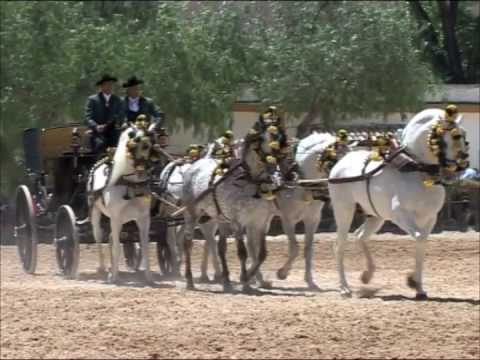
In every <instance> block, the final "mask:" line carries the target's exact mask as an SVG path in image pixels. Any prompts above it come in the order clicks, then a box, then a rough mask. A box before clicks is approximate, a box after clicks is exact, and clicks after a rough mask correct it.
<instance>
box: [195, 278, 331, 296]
mask: <svg viewBox="0 0 480 360" xmlns="http://www.w3.org/2000/svg"><path fill="white" fill-rule="evenodd" d="M231 284H232V288H231V289H230V290H223V289H221V290H216V289H211V288H199V287H196V288H195V289H194V290H193V291H196V292H201V293H210V294H219V295H220V294H223V295H244V296H255V297H261V296H271V297H277V296H280V297H304V298H306V297H313V296H315V294H319V293H327V292H339V290H337V289H320V288H309V287H306V286H305V287H280V286H271V287H268V288H263V287H250V288H248V289H246V290H245V289H243V287H242V286H243V285H242V283H240V282H234V281H232V283H231Z"/></svg>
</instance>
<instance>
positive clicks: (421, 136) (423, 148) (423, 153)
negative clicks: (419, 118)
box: [402, 119, 438, 164]
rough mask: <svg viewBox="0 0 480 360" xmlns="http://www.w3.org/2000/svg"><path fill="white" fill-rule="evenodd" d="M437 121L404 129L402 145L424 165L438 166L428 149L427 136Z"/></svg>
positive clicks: (436, 160)
mask: <svg viewBox="0 0 480 360" xmlns="http://www.w3.org/2000/svg"><path fill="white" fill-rule="evenodd" d="M436 121H437V120H436V119H434V120H431V121H429V122H427V123H424V124H419V125H418V126H412V127H410V128H408V127H407V128H405V132H404V134H403V139H402V145H403V146H405V147H406V150H407V151H408V152H409V153H410V154H412V155H413V156H414V157H415V158H416V159H417V160H418V161H419V162H421V163H424V164H438V159H437V158H436V157H435V155H433V153H432V152H431V151H430V149H429V145H428V136H429V134H430V132H431V131H432V126H433V124H434V123H435V122H436Z"/></svg>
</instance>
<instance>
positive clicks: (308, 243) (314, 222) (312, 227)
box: [303, 214, 321, 289]
mask: <svg viewBox="0 0 480 360" xmlns="http://www.w3.org/2000/svg"><path fill="white" fill-rule="evenodd" d="M320 216H321V214H320V215H319V216H317V218H315V219H308V220H307V219H304V220H303V223H304V224H305V248H304V249H303V253H304V257H305V282H306V283H307V285H308V287H309V288H310V289H317V288H318V286H317V284H315V281H314V280H313V276H312V266H313V238H314V236H315V232H316V231H317V229H318V224H320Z"/></svg>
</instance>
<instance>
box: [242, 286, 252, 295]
mask: <svg viewBox="0 0 480 360" xmlns="http://www.w3.org/2000/svg"><path fill="white" fill-rule="evenodd" d="M242 292H243V293H245V294H252V293H253V288H252V287H251V286H250V285H249V284H243V286H242Z"/></svg>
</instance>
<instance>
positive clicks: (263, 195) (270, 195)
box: [262, 191, 275, 200]
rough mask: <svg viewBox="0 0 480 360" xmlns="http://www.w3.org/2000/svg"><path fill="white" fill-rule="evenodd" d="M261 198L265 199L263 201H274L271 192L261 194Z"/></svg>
mask: <svg viewBox="0 0 480 360" xmlns="http://www.w3.org/2000/svg"><path fill="white" fill-rule="evenodd" d="M262 197H263V198H264V199H265V200H273V199H275V195H274V194H273V193H272V192H271V191H268V192H266V193H263V194H262Z"/></svg>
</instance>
